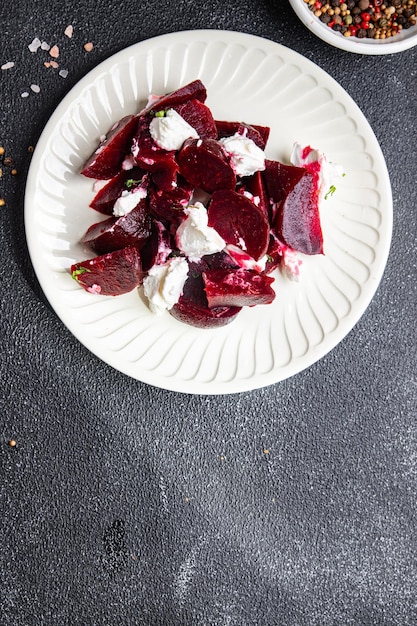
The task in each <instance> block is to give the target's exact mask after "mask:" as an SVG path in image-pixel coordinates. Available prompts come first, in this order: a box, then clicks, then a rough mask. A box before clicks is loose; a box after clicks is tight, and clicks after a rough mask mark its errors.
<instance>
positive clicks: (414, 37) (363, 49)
mask: <svg viewBox="0 0 417 626" xmlns="http://www.w3.org/2000/svg"><path fill="white" fill-rule="evenodd" d="M289 1H290V4H291V6H292V8H293V9H294V11H295V13H296V14H297V15H298V17H299V18H300V20H301V21H302V22H303V24H304V25H305V26H307V28H308V29H309V30H311V32H312V33H314V34H315V35H317V37H320V39H322V40H323V41H325V42H326V43H329V44H331V45H332V46H335V47H336V48H340V49H341V50H347V51H348V52H356V53H357V54H392V53H393V52H402V51H403V50H407V49H408V48H412V47H413V46H415V45H416V44H417V24H416V25H415V26H411V27H410V28H408V29H406V30H405V29H404V30H402V31H401V32H400V33H399V34H398V35H395V36H394V37H389V38H387V39H358V38H357V37H345V36H344V35H342V34H341V33H338V32H337V31H335V30H333V29H332V28H329V26H327V25H326V24H324V23H323V22H322V21H320V20H319V18H318V17H316V16H315V15H314V13H313V11H310V9H309V8H308V6H307V4H306V3H305V2H304V0H289Z"/></svg>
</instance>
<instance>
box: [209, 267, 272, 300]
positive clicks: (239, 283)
mask: <svg viewBox="0 0 417 626" xmlns="http://www.w3.org/2000/svg"><path fill="white" fill-rule="evenodd" d="M203 280H204V289H205V292H206V296H207V302H208V306H209V308H212V307H218V306H238V307H242V306H255V305H257V304H271V302H272V301H273V300H274V298H275V291H274V290H273V289H272V287H271V284H272V283H273V282H274V279H273V278H272V277H270V276H266V275H265V274H258V273H257V272H253V271H250V270H245V269H238V270H207V271H205V272H203Z"/></svg>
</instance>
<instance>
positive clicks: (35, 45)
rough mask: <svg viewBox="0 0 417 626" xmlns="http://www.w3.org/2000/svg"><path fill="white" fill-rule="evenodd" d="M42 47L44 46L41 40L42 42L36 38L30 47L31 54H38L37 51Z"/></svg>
mask: <svg viewBox="0 0 417 626" xmlns="http://www.w3.org/2000/svg"><path fill="white" fill-rule="evenodd" d="M41 45H42V44H41V40H40V39H38V37H35V39H34V40H33V41H32V43H30V44H29V45H28V48H29V50H30V51H31V52H36V50H37V49H38V48H40V46H41Z"/></svg>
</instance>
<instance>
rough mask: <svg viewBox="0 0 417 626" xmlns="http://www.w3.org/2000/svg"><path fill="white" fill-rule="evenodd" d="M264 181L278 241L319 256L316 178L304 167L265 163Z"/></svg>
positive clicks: (319, 226) (319, 235)
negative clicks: (274, 207)
mask: <svg viewBox="0 0 417 626" xmlns="http://www.w3.org/2000/svg"><path fill="white" fill-rule="evenodd" d="M264 179H265V181H266V186H267V189H268V193H269V194H270V198H271V200H272V202H275V203H277V208H276V210H275V214H274V216H273V230H274V231H275V234H276V235H277V237H278V239H280V241H282V242H284V243H285V244H287V246H289V247H290V248H293V250H296V251H297V252H302V253H304V254H322V253H323V236H322V231H321V224H320V214H319V206H318V191H317V177H316V175H315V174H314V173H313V172H310V171H308V170H307V169H305V168H303V167H296V166H294V165H283V164H282V163H279V162H278V161H267V163H266V169H265V172H264Z"/></svg>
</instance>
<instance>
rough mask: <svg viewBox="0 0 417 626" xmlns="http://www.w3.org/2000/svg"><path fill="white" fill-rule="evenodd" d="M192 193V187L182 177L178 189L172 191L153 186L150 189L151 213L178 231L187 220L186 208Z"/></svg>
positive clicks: (179, 179)
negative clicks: (184, 220)
mask: <svg viewBox="0 0 417 626" xmlns="http://www.w3.org/2000/svg"><path fill="white" fill-rule="evenodd" d="M192 192H193V187H192V185H190V183H188V182H187V181H185V180H184V179H182V178H181V177H179V178H178V185H177V187H176V188H175V189H173V190H171V191H163V190H162V189H159V188H158V187H156V186H155V185H152V186H151V187H150V189H149V211H150V212H151V214H152V215H153V216H154V217H156V218H157V219H159V220H161V221H162V222H163V223H164V224H165V225H167V226H171V225H172V226H173V229H174V230H176V229H177V227H178V226H179V225H180V223H181V222H182V221H183V219H184V218H185V214H184V207H186V206H187V205H188V204H189V202H190V200H191V195H192Z"/></svg>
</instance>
